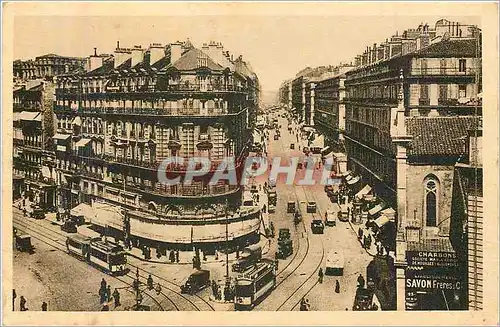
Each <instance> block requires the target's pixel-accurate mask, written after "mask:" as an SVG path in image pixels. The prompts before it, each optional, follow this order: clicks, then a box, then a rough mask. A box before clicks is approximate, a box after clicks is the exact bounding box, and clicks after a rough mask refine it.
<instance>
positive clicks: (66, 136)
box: [52, 134, 71, 140]
mask: <svg viewBox="0 0 500 327" xmlns="http://www.w3.org/2000/svg"><path fill="white" fill-rule="evenodd" d="M70 137H71V135H69V134H56V135H54V136H53V137H52V138H53V139H54V140H67V139H69V138H70Z"/></svg>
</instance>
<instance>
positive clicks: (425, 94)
mask: <svg viewBox="0 0 500 327" xmlns="http://www.w3.org/2000/svg"><path fill="white" fill-rule="evenodd" d="M420 99H429V85H427V84H421V85H420Z"/></svg>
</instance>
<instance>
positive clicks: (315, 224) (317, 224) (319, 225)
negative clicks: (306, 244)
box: [311, 219, 325, 234]
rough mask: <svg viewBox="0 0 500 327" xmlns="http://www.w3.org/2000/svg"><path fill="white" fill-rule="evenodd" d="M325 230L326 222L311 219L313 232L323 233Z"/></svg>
mask: <svg viewBox="0 0 500 327" xmlns="http://www.w3.org/2000/svg"><path fill="white" fill-rule="evenodd" d="M324 230H325V224H323V220H321V219H314V220H313V221H311V231H312V233H313V234H323V232H324Z"/></svg>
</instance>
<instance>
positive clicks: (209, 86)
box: [53, 40, 261, 251]
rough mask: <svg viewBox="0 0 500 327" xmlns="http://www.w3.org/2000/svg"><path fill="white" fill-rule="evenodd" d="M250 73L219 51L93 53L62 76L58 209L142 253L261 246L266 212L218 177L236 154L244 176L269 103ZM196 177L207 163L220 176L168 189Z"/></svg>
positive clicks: (181, 48)
mask: <svg viewBox="0 0 500 327" xmlns="http://www.w3.org/2000/svg"><path fill="white" fill-rule="evenodd" d="M259 92H260V89H259V81H258V78H257V76H256V74H255V73H254V72H253V71H252V69H251V67H250V65H249V64H248V63H247V62H245V61H243V59H242V57H241V56H239V57H238V58H236V59H233V57H232V56H231V55H230V54H229V52H228V51H224V48H223V46H222V44H220V43H216V42H210V43H209V44H204V45H203V47H202V48H201V49H198V48H195V47H194V46H193V45H192V44H191V43H190V42H189V40H188V41H186V42H175V43H171V44H169V45H167V46H163V45H161V44H156V43H154V44H151V45H150V47H149V48H148V49H143V48H142V47H141V46H134V47H133V48H122V47H120V45H119V43H118V44H117V47H116V49H115V51H114V54H113V55H105V54H97V49H94V54H93V55H92V56H90V57H89V58H88V60H87V63H86V67H85V69H80V70H79V71H74V72H72V73H69V74H65V75H61V76H58V77H57V78H56V102H55V106H54V112H55V114H56V118H57V133H56V134H55V135H54V138H53V139H54V143H55V144H54V146H55V149H56V165H57V184H58V203H59V207H60V208H65V209H66V210H71V215H76V216H84V217H85V220H86V221H88V222H90V223H91V224H93V225H94V226H96V227H97V228H98V229H99V228H100V229H101V231H104V232H105V233H106V235H110V236H114V237H116V238H118V239H122V240H127V241H128V240H130V241H131V242H132V244H141V245H148V246H152V247H159V248H179V249H191V248H192V247H197V248H201V249H204V250H207V251H208V250H210V249H216V248H220V247H224V246H225V245H224V244H226V243H228V244H230V245H231V247H233V248H234V247H235V246H238V245H240V246H241V245H245V244H248V243H253V242H256V241H258V239H259V227H260V222H261V217H260V215H261V213H260V208H259V207H243V206H242V200H241V198H242V187H243V186H240V185H230V184H229V183H228V182H227V180H226V181H224V180H221V181H220V182H219V183H218V184H215V185H212V184H211V183H209V182H210V179H211V177H212V174H213V173H214V170H215V169H216V168H217V167H218V165H219V163H220V162H221V161H222V160H224V158H226V157H234V158H235V167H234V169H236V170H237V173H238V176H240V174H241V170H242V168H243V165H244V162H245V159H246V157H247V155H248V145H249V143H251V135H252V129H253V125H254V121H255V117H256V112H257V108H258V104H259ZM176 156H177V157H183V158H184V159H185V161H184V163H175V162H174V163H171V164H169V165H168V166H167V167H166V175H167V176H169V178H173V177H180V179H181V181H182V179H183V177H184V176H185V175H186V172H187V169H188V165H187V161H188V160H189V158H193V157H205V158H208V159H209V160H210V162H211V167H212V168H211V171H210V172H209V173H208V174H206V175H204V176H198V177H194V179H193V181H192V183H191V184H190V185H187V184H184V183H182V182H181V183H179V184H176V185H166V184H165V183H161V182H160V181H159V180H158V168H159V166H160V163H161V162H162V161H163V160H165V159H167V158H172V157H176Z"/></svg>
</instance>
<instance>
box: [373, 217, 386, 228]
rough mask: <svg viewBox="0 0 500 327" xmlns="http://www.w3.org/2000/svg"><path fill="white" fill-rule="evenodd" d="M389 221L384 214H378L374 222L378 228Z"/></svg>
mask: <svg viewBox="0 0 500 327" xmlns="http://www.w3.org/2000/svg"><path fill="white" fill-rule="evenodd" d="M389 221H390V220H389V218H387V217H386V216H380V217H378V218H377V219H375V221H374V223H375V225H377V227H378V228H380V227H382V226H384V225H385V224H387V223H388V222H389Z"/></svg>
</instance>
